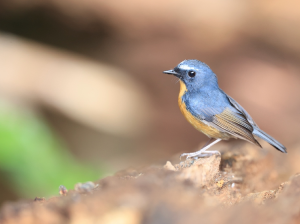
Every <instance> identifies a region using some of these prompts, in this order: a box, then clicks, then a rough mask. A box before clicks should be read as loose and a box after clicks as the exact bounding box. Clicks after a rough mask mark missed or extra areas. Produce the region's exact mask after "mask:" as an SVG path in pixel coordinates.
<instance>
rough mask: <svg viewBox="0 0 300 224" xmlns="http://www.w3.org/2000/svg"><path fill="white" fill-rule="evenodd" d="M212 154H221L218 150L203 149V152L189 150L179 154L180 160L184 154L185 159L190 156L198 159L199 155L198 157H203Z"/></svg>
mask: <svg viewBox="0 0 300 224" xmlns="http://www.w3.org/2000/svg"><path fill="white" fill-rule="evenodd" d="M214 154H217V155H221V153H220V152H219V151H204V152H199V151H198V152H191V153H182V154H181V155H180V160H181V157H184V156H186V159H189V158H192V159H195V160H196V159H198V158H199V157H200V158H203V157H209V156H212V155H214Z"/></svg>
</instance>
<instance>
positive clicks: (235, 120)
mask: <svg viewBox="0 0 300 224" xmlns="http://www.w3.org/2000/svg"><path fill="white" fill-rule="evenodd" d="M202 113H203V114H205V115H206V116H205V117H210V119H205V121H204V122H205V123H207V124H208V125H210V126H212V127H215V128H217V129H219V130H221V131H223V132H226V133H228V134H230V135H232V136H234V137H236V138H240V139H243V140H246V141H249V142H251V143H254V144H256V145H258V146H260V147H261V145H260V144H259V143H258V141H257V140H256V139H255V138H254V136H253V135H252V132H253V127H252V124H251V123H250V122H249V121H248V119H247V118H246V116H245V115H244V114H243V113H242V112H240V111H239V110H235V108H234V107H226V108H225V109H224V110H223V111H222V112H221V113H216V112H215V111H214V110H212V109H209V108H206V109H204V110H203V111H202ZM208 115H210V116H208Z"/></svg>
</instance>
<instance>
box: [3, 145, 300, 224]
mask: <svg viewBox="0 0 300 224" xmlns="http://www.w3.org/2000/svg"><path fill="white" fill-rule="evenodd" d="M221 152H222V155H221V156H219V155H214V156H211V157H208V158H200V159H198V160H194V161H193V160H190V159H189V160H186V161H183V162H180V163H179V164H175V165H173V164H172V163H171V162H167V163H166V165H165V166H152V167H147V168H144V169H141V170H136V169H132V168H131V169H127V170H123V171H120V172H118V173H116V174H115V175H114V176H110V177H106V178H104V179H101V180H98V181H95V182H88V183H83V184H77V185H76V186H75V188H74V190H69V191H67V190H66V189H64V188H63V187H60V194H61V195H60V196H55V197H51V198H49V199H45V198H36V199H35V200H32V201H22V202H16V203H6V204H5V205H4V206H3V207H2V209H1V213H0V214H1V216H0V221H1V223H3V224H14V223H18V224H28V223H45V224H48V223H49V224H60V223H72V224H85V223H87V224H89V223H101V224H118V223H120V224H123V223H124V224H127V223H128V224H138V223H142V224H150V223H156V224H157V223H164V224H165V223H166V224H168V223H172V224H174V223H178V224H179V223H230V224H234V223H251V224H252V223H299V222H300V175H297V174H296V175H294V176H292V177H291V178H290V179H289V180H288V178H286V176H284V175H283V174H282V172H281V168H280V166H281V165H280V164H278V162H277V161H276V158H275V157H274V156H273V155H274V154H272V153H273V152H272V153H270V152H271V151H270V150H257V149H255V147H253V146H251V145H249V144H245V145H242V146H241V145H240V146H236V147H234V148H231V149H230V150H228V149H222V150H221ZM275 155H277V154H275ZM278 155H279V156H284V155H283V154H279V153H278ZM285 179H287V181H286V182H284V180H285Z"/></svg>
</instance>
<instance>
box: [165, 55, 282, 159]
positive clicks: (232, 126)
mask: <svg viewBox="0 0 300 224" xmlns="http://www.w3.org/2000/svg"><path fill="white" fill-rule="evenodd" d="M163 73H165V74H170V75H174V76H176V77H178V78H179V81H180V91H179V96H178V104H179V108H180V111H181V112H182V114H183V115H184V117H185V118H186V119H187V120H188V122H189V123H191V124H192V125H193V126H194V128H196V129H197V130H198V131H201V132H202V133H203V134H205V135H206V136H208V137H209V141H208V142H207V143H206V145H205V146H204V147H203V148H201V149H200V150H199V151H197V152H192V153H183V154H182V155H181V156H180V157H182V156H186V158H191V157H195V158H198V157H205V156H207V155H211V154H219V152H218V151H206V150H207V149H208V148H210V147H211V146H213V145H214V144H216V143H218V142H219V141H221V140H228V139H230V138H235V139H237V138H239V139H243V140H246V141H248V142H251V143H253V144H255V145H257V146H259V147H261V145H260V144H259V142H258V141H257V140H256V139H255V137H254V136H258V137H260V138H261V139H263V140H265V141H267V142H268V143H269V144H271V145H272V146H273V147H275V148H276V149H277V150H279V151H281V152H283V153H287V151H286V148H285V147H284V146H283V145H282V144H281V143H279V142H278V141H277V140H275V139H274V138H272V137H271V136H270V135H268V134H267V133H265V132H264V131H262V130H261V129H260V128H259V127H258V126H257V124H255V122H254V121H253V119H252V118H251V116H250V115H249V114H248V113H247V111H246V110H245V109H244V108H243V107H242V106H241V105H239V104H238V103H237V102H236V101H235V100H234V99H233V98H231V97H230V96H228V95H227V94H226V93H225V92H224V91H223V90H221V89H220V88H219V85H218V79H217V76H216V75H215V73H214V72H213V71H212V70H211V69H210V67H209V66H208V65H206V64H205V63H203V62H201V61H198V60H184V61H183V62H181V63H180V64H178V65H177V66H176V67H175V68H174V69H173V70H168V71H164V72H163ZM210 139H216V140H215V141H213V142H212V143H210ZM209 143H210V144H209Z"/></svg>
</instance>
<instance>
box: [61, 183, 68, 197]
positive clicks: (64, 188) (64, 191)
mask: <svg viewBox="0 0 300 224" xmlns="http://www.w3.org/2000/svg"><path fill="white" fill-rule="evenodd" d="M67 193H68V189H67V188H66V187H65V186H64V185H60V186H59V194H60V195H66V194H67Z"/></svg>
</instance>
